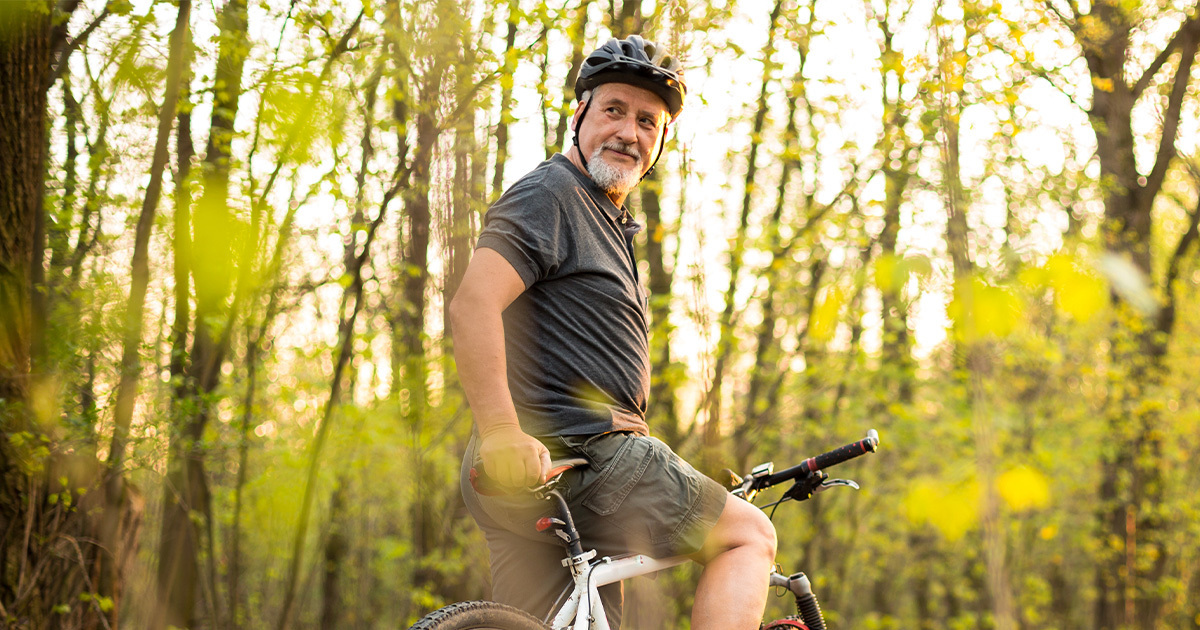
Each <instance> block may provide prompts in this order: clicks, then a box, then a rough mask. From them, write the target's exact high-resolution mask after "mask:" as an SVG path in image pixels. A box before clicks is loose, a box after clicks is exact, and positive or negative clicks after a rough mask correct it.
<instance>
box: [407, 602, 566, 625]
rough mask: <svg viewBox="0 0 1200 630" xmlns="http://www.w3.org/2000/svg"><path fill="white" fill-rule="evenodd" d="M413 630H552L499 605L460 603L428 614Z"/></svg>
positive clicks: (533, 619) (514, 609) (525, 615)
mask: <svg viewBox="0 0 1200 630" xmlns="http://www.w3.org/2000/svg"><path fill="white" fill-rule="evenodd" d="M409 630H548V629H547V627H546V625H545V624H543V623H542V622H541V621H538V620H537V619H536V618H535V617H534V616H533V615H530V614H529V613H527V612H525V611H523V610H517V609H516V608H513V607H512V606H505V605H504V604H497V603H496V602H460V603H458V604H451V605H449V606H446V607H445V608H440V609H438V610H435V611H433V612H431V613H429V614H428V615H425V617H424V618H422V619H421V620H420V621H418V622H417V623H416V624H415V625H414V626H412V627H411V628H409Z"/></svg>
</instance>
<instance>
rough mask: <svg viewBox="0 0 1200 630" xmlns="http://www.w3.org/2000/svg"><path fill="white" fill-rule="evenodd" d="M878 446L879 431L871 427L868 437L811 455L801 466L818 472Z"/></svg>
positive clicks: (806, 470) (805, 470) (864, 453)
mask: <svg viewBox="0 0 1200 630" xmlns="http://www.w3.org/2000/svg"><path fill="white" fill-rule="evenodd" d="M878 447H879V433H877V432H876V431H875V429H871V430H870V431H868V432H867V437H865V438H863V439H861V440H859V441H857V442H852V443H850V444H847V445H845V446H842V447H840V448H835V449H833V450H832V451H829V452H828V453H822V454H820V455H817V456H816V457H810V458H808V459H806V460H804V462H802V463H801V464H800V466H801V467H802V468H801V469H802V470H803V471H804V472H808V473H813V472H817V471H818V470H823V469H825V468H829V467H830V466H834V465H837V464H840V463H842V462H844V461H846V460H850V459H854V458H855V457H858V456H860V455H866V454H867V453H873V452H875V449H876V448H878Z"/></svg>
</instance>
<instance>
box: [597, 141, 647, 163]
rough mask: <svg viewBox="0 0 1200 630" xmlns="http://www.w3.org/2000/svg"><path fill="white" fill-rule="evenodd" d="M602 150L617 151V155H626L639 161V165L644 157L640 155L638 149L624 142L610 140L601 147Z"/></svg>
mask: <svg viewBox="0 0 1200 630" xmlns="http://www.w3.org/2000/svg"><path fill="white" fill-rule="evenodd" d="M600 148H601V149H608V150H610V151H616V152H617V153H624V154H625V155H628V156H629V157H631V158H633V159H635V160H637V161H638V163H639V164H640V163H641V161H642V156H641V155H639V154H638V152H637V149H636V148H635V147H634V145H632V144H625V143H624V142H617V141H616V140H609V141H608V142H605V143H604V144H602V145H600Z"/></svg>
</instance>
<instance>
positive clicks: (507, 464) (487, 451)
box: [479, 423, 550, 488]
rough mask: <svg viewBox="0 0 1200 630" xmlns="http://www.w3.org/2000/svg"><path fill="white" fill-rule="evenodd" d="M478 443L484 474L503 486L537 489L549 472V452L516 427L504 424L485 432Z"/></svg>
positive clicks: (486, 429) (481, 434) (483, 430)
mask: <svg viewBox="0 0 1200 630" xmlns="http://www.w3.org/2000/svg"><path fill="white" fill-rule="evenodd" d="M479 440H480V444H479V458H480V459H482V460H483V470H484V472H486V473H487V475H488V476H489V477H491V478H492V479H495V480H496V481H497V482H498V483H499V484H500V485H502V486H508V487H510V488H529V487H532V486H536V485H538V484H540V483H542V481H543V480H544V479H545V477H546V474H547V473H549V472H550V451H548V450H546V446H545V445H544V444H542V443H541V442H539V441H538V440H537V439H536V438H534V437H533V436H531V435H529V434H528V433H525V432H524V431H522V430H521V428H520V427H518V426H516V425H513V424H507V423H505V424H498V425H494V426H491V427H488V428H484V429H482V430H481V433H480V435H479Z"/></svg>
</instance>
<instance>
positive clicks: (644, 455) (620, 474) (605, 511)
mask: <svg viewBox="0 0 1200 630" xmlns="http://www.w3.org/2000/svg"><path fill="white" fill-rule="evenodd" d="M609 441H615V440H612V439H611V438H610V440H609ZM589 446H592V445H589ZM596 450H602V449H596ZM597 455H598V456H599V457H592V458H590V459H592V461H593V462H596V461H597V460H602V459H603V455H602V454H600V453H597ZM653 455H654V453H653V452H652V450H651V444H650V442H649V440H645V439H640V438H638V437H637V436H635V435H626V436H624V439H622V440H621V444H620V446H619V447H617V449H616V453H614V454H613V456H612V458H611V459H609V460H608V461H607V462H605V463H604V465H603V468H602V469H601V470H600V471H599V473H600V476H599V477H598V478H597V479H596V481H594V482H593V483H592V484H591V487H590V488H588V489H587V492H586V495H585V496H584V497H583V499H582V503H583V506H584V507H586V508H588V509H589V510H591V511H593V512H595V513H596V514H599V515H600V516H611V515H612V514H614V513H616V511H617V510H619V509H620V508H621V504H622V503H623V502H624V501H625V498H626V497H628V496H629V493H630V492H633V489H634V487H635V486H637V484H638V482H639V481H641V479H642V475H644V474H645V473H646V469H647V468H648V467H649V466H650V460H651V458H652V457H653ZM614 473H615V474H614Z"/></svg>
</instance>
